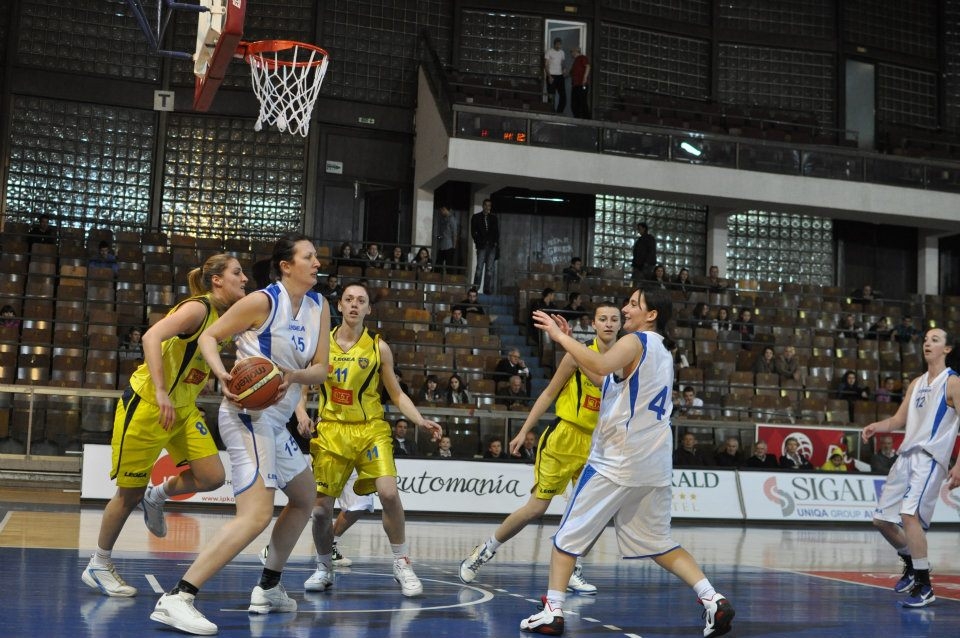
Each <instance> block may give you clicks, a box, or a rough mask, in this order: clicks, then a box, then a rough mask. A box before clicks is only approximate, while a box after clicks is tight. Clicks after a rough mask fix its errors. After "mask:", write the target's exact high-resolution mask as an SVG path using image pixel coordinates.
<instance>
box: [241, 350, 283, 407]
mask: <svg viewBox="0 0 960 638" xmlns="http://www.w3.org/2000/svg"><path fill="white" fill-rule="evenodd" d="M230 376H232V377H233V378H232V379H231V380H230V385H229V386H228V387H227V389H228V390H230V392H231V393H233V394H235V395H237V397H238V401H239V403H240V405H242V406H243V407H244V408H245V409H247V410H263V409H266V408H269V407H270V406H271V405H273V404H274V403H275V401H274V397H275V396H276V394H277V388H279V387H280V384H281V383H283V374H282V373H281V372H280V370H279V369H278V368H277V366H275V365H273V361H271V360H270V359H267V358H265V357H248V358H246V359H240V360H239V361H237V363H236V364H235V365H234V366H233V369H232V370H230Z"/></svg>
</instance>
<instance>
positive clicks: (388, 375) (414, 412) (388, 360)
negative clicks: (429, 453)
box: [380, 340, 443, 441]
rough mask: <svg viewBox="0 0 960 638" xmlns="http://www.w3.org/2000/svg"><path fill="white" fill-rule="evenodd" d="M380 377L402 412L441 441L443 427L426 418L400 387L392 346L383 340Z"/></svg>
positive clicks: (434, 439) (432, 436) (435, 439)
mask: <svg viewBox="0 0 960 638" xmlns="http://www.w3.org/2000/svg"><path fill="white" fill-rule="evenodd" d="M380 379H381V380H382V381H383V387H384V388H385V389H386V391H387V394H389V395H390V400H391V401H393V404H394V405H395V406H397V409H398V410H400V414H402V415H403V416H405V417H407V418H408V419H410V421H411V422H412V423H416V424H417V425H418V426H420V427H422V428H423V429H424V430H426V431H428V432H430V435H431V436H430V439H431V440H432V441H439V440H440V437H441V436H443V428H442V427H440V424H439V423H437V422H436V421H431V420H430V419H426V418H424V416H423V415H422V414H420V410H418V409H417V406H415V405H414V404H413V401H411V400H410V397H408V396H407V395H406V394H405V393H404V391H403V390H401V389H400V382H399V381H398V380H397V375H396V374H395V373H394V372H393V353H392V352H390V346H388V345H387V343H386V342H385V341H383V340H381V341H380Z"/></svg>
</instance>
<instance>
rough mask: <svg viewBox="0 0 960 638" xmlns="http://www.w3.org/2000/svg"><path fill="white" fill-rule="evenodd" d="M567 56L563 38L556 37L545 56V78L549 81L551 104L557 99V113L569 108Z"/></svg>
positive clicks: (548, 90) (548, 89)
mask: <svg viewBox="0 0 960 638" xmlns="http://www.w3.org/2000/svg"><path fill="white" fill-rule="evenodd" d="M566 60H567V56H566V55H565V54H564V53H563V40H561V39H560V38H554V40H553V48H552V49H549V50H547V52H546V54H544V56H543V79H544V81H545V82H546V83H547V94H548V95H549V96H550V102H551V105H553V101H554V99H555V100H556V105H555V107H554V108H555V109H556V111H557V113H563V112H564V110H566V108H567V81H566V79H565V76H566V72H565V71H564V68H563V66H564V63H565V62H566Z"/></svg>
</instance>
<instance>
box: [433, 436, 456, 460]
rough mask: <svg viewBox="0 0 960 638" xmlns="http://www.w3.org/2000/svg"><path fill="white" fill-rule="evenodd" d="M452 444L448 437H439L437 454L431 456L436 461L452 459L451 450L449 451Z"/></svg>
mask: <svg viewBox="0 0 960 638" xmlns="http://www.w3.org/2000/svg"><path fill="white" fill-rule="evenodd" d="M451 447H452V443H451V441H450V437H449V436H441V437H440V442H439V443H437V453H436V454H434V455H433V456H434V457H435V458H438V459H452V458H453V450H451Z"/></svg>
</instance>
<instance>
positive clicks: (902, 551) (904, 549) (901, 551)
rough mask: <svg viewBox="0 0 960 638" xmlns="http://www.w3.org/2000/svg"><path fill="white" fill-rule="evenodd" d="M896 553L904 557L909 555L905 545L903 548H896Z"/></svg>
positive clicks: (908, 549)
mask: <svg viewBox="0 0 960 638" xmlns="http://www.w3.org/2000/svg"><path fill="white" fill-rule="evenodd" d="M897 553H898V554H903V555H904V556H909V555H910V548H909V547H907V546H906V545H904V546H903V547H898V548H897Z"/></svg>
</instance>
